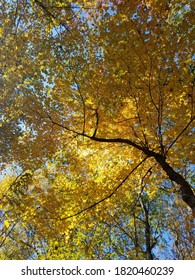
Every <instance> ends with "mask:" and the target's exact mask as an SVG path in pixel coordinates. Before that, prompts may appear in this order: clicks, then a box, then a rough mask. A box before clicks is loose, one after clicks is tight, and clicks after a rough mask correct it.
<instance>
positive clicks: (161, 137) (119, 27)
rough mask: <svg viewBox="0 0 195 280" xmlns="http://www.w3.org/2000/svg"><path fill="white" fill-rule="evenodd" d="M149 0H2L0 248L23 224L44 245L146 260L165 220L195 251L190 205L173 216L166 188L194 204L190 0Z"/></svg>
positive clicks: (82, 254) (84, 254)
mask: <svg viewBox="0 0 195 280" xmlns="http://www.w3.org/2000/svg"><path fill="white" fill-rule="evenodd" d="M151 2H152V1H134V3H129V1H117V0H113V1H94V2H93V3H90V2H88V1H68V0H67V1H57V0H54V1H38V0H34V1H27V0H23V1H6V0H5V1H3V4H2V6H1V16H0V17H1V22H2V27H1V30H0V32H1V35H2V39H1V53H2V58H3V59H2V61H1V69H2V70H1V97H0V98H1V104H2V109H3V110H2V115H1V122H2V124H1V128H2V130H1V136H2V137H1V138H2V142H1V147H0V149H1V151H2V159H1V161H2V168H5V165H7V166H11V165H13V164H15V166H17V168H16V171H15V174H12V176H11V177H10V175H7V176H5V178H3V179H2V181H3V182H2V185H3V186H4V187H2V189H1V192H2V206H3V207H2V208H3V211H2V215H3V217H4V228H3V232H2V245H3V246H4V247H5V248H6V246H8V245H6V243H9V244H11V245H12V242H11V241H10V239H13V235H14V234H16V232H20V231H22V232H24V234H26V232H27V237H29V235H30V236H31V239H29V238H27V241H26V244H29V245H31V249H32V247H33V248H34V250H35V252H36V254H37V256H38V257H42V258H44V256H46V258H108V259H109V258H132V259H133V258H138V259H139V258H140V259H141V258H146V259H153V258H155V256H154V255H155V253H154V251H155V247H156V248H157V246H158V247H159V248H160V246H163V244H164V245H166V246H168V243H167V241H166V238H164V237H163V232H164V231H165V227H164V228H163V222H164V223H165V224H166V227H167V228H169V237H170V238H171V236H173V235H174V234H175V232H177V236H180V235H181V232H182V236H186V238H184V239H185V242H189V244H188V245H187V247H188V252H187V253H183V258H193V257H194V256H193V253H192V252H193V249H194V245H193V241H192V238H191V235H192V232H193V221H192V220H193V217H191V216H190V214H189V213H188V212H187V214H185V215H187V216H185V217H188V218H187V223H189V224H190V226H189V225H188V226H187V227H183V226H182V224H183V223H185V222H184V220H183V218H182V217H179V218H178V219H179V220H178V224H180V225H181V228H180V229H177V230H176V231H175V228H174V229H173V228H171V220H172V216H171V213H174V217H176V213H177V212H176V210H175V201H177V199H180V204H179V205H177V207H178V209H180V210H179V211H181V213H185V211H186V207H188V208H189V209H191V211H192V213H193V215H195V196H194V190H193V186H192V184H191V182H193V180H192V173H193V169H194V168H193V165H192V164H193V149H192V145H193V132H194V129H193V121H194V100H193V98H194V97H193V90H194V70H193V69H194V68H193V64H194V56H193V47H192V44H191V41H192V32H193V24H192V17H193V14H192V7H191V5H190V3H188V1H186V2H185V1H183V2H182V3H180V2H179V1H177V0H175V1H171V2H170V1H157V2H155V3H153V2H152V3H151ZM6 140H7V141H6ZM5 143H6V144H5ZM18 170H21V171H22V175H20V176H18V175H17V173H18ZM7 173H9V169H8V172H7ZM28 174H30V177H28V176H27V175H28ZM27 177H28V178H27ZM180 196H181V197H180ZM35 199H36V200H35ZM161 211H165V212H166V215H165V216H163V215H162V213H161ZM163 214H164V213H163ZM183 215H184V214H183ZM120 219H121V220H122V221H120ZM158 219H159V221H158ZM32 220H33V221H32ZM15 224H17V226H14V227H13V225H15ZM15 227H16V229H15ZM77 227H78V229H77ZM54 228H55V231H54ZM138 228H141V229H142V230H141V231H139V230H138ZM186 228H188V230H186ZM4 229H5V230H4ZM111 229H112V230H111ZM15 230H16V232H15ZM101 230H104V231H105V233H106V234H105V236H102V235H101ZM110 230H111V232H112V234H111V233H110V234H109V232H110ZM6 232H7V233H6ZM14 232H15V233H14ZM32 232H33V234H32ZM143 232H145V234H143ZM189 232H190V234H191V235H190V236H188V233H189ZM32 236H33V238H32ZM43 236H44V238H43ZM121 236H122V240H123V241H124V246H123V244H121V242H120V237H121ZM93 239H94V240H95V244H96V245H94V242H93ZM184 239H182V238H180V242H181V245H180V246H181V247H182V248H183V246H184V245H183V244H184V243H183V242H184ZM29 240H30V241H29ZM33 240H36V242H35V241H33ZM186 240H187V241H186ZM97 241H98V242H97ZM33 242H34V243H33ZM64 242H65V243H64ZM128 242H129V245H128ZM177 242H178V241H177ZM177 242H176V243H177ZM32 243H33V246H32ZM37 244H39V245H37ZM40 244H41V245H40ZM59 244H61V245H59ZM64 244H66V246H67V244H71V245H70V247H71V246H72V248H73V247H75V244H76V246H77V247H78V248H79V249H78V251H74V252H73V253H72V255H71V256H70V255H69V254H68V252H67V250H66V249H64ZM90 244H91V245H90ZM9 246H10V245H9ZM13 246H14V245H13ZM26 246H27V245H26ZM39 246H44V248H46V247H47V249H46V253H45V255H44V254H43V251H44V250H45V249H44V250H43V249H42V250H40V252H41V253H40V252H37V250H38V251H39V249H37V248H38V247H39ZM55 248H57V249H55ZM60 248H61V249H60ZM67 248H69V247H67ZM10 250H11V249H10ZM182 250H183V249H182ZM182 250H181V249H180V251H182ZM4 251H5V249H4ZM59 252H61V253H59ZM40 254H41V255H42V256H40ZM32 255H33V253H31V252H30V253H29V257H30V256H32ZM122 255H123V257H122ZM180 255H181V253H180ZM3 256H5V255H3ZM25 257H26V256H24V258H25ZM5 258H6V256H5ZM8 258H9V257H8Z"/></svg>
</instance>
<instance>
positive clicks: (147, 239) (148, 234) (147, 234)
mask: <svg viewBox="0 0 195 280" xmlns="http://www.w3.org/2000/svg"><path fill="white" fill-rule="evenodd" d="M140 203H141V207H142V210H143V212H144V216H145V219H144V225H145V245H146V256H147V260H153V259H154V257H153V254H152V248H153V246H152V244H151V230H150V221H149V210H148V209H147V207H146V205H145V204H144V203H143V201H142V199H141V198H140Z"/></svg>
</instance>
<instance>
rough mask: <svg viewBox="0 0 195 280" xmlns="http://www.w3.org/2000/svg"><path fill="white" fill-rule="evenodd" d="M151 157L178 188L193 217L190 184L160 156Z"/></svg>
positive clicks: (193, 199)
mask: <svg viewBox="0 0 195 280" xmlns="http://www.w3.org/2000/svg"><path fill="white" fill-rule="evenodd" d="M153 157H154V158H155V159H156V161H157V162H158V163H159V164H160V165H161V167H162V169H163V170H164V171H165V172H166V174H167V175H168V177H169V179H170V180H172V181H174V182H175V183H177V184H178V185H179V186H180V191H181V195H182V199H183V201H184V202H185V203H186V204H187V205H188V206H189V207H190V208H191V209H192V213H193V216H194V217H195V195H194V192H193V191H192V188H191V186H190V184H189V183H188V182H187V181H186V180H185V179H184V178H183V177H182V175H181V174H179V173H178V172H176V171H175V170H174V169H173V168H172V167H171V166H170V165H169V164H168V163H167V162H166V160H165V159H164V157H163V156H161V155H160V154H157V153H154V155H153Z"/></svg>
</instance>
